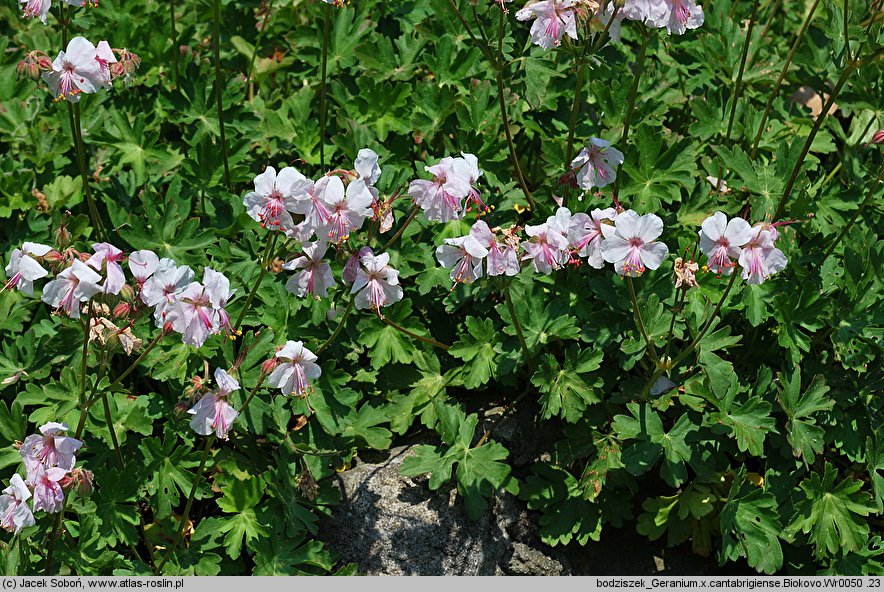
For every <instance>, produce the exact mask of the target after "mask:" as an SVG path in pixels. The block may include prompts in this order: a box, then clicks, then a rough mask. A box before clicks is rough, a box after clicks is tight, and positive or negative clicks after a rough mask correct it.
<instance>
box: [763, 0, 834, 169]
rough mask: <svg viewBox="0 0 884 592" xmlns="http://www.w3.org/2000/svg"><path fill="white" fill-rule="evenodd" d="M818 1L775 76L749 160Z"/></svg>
mask: <svg viewBox="0 0 884 592" xmlns="http://www.w3.org/2000/svg"><path fill="white" fill-rule="evenodd" d="M819 3H820V0H814V3H813V6H811V7H810V10H809V11H808V12H807V16H806V17H805V18H804V23H803V24H802V25H801V29H800V30H799V31H798V34H797V35H795V41H794V42H792V47H791V48H790V49H789V53H788V54H786V61H785V62H784V63H783V68H782V70H780V75H779V76H777V80H776V82H775V83H774V86H773V89H772V90H771V91H770V95H768V97H767V103H766V104H765V106H764V112H763V113H762V115H761V122H760V123H759V124H758V131H757V132H756V133H755V141H754V142H753V143H752V151H751V153H750V158H752V159H754V158H755V156H756V155H757V154H758V143H759V142H761V134H762V133H763V132H764V125H765V123H767V118H768V116H769V115H770V110H771V108H772V107H773V102H774V101H775V100H776V98H777V95H779V93H780V87H781V86H782V85H783V80H785V79H786V73H787V72H788V71H789V66H790V65H791V64H792V59H793V58H794V57H795V53H796V52H797V51H798V47H799V46H800V45H801V40H802V39H804V34H805V33H806V32H807V28H808V27H809V26H810V22H811V21H812V20H813V15H814V13H815V12H816V7H817V6H819Z"/></svg>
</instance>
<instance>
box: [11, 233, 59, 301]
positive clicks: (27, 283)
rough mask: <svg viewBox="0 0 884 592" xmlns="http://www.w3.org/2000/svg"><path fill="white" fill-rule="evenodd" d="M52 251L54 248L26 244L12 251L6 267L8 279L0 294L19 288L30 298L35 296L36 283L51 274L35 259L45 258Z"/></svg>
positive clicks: (37, 244)
mask: <svg viewBox="0 0 884 592" xmlns="http://www.w3.org/2000/svg"><path fill="white" fill-rule="evenodd" d="M51 250H52V247H48V246H46V245H41V244H40V243H25V244H23V245H22V246H21V249H15V250H14V251H12V256H11V257H10V258H9V264H8V265H7V266H6V277H7V278H8V279H7V281H6V283H5V284H3V288H2V289H0V292H2V291H3V290H12V289H13V288H18V289H19V290H21V291H22V292H24V293H25V294H27V295H28V296H33V295H34V282H35V281H36V280H39V279H41V278H44V277H46V276H47V275H48V274H49V272H48V271H46V270H45V269H43V266H42V265H40V264H39V263H38V262H37V260H36V259H34V257H43V256H44V255H46V254H47V253H49V251H51Z"/></svg>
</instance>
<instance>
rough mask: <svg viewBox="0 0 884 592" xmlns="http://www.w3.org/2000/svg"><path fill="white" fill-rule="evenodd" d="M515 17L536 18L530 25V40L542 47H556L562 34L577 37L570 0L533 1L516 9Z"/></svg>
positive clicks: (520, 18)
mask: <svg viewBox="0 0 884 592" xmlns="http://www.w3.org/2000/svg"><path fill="white" fill-rule="evenodd" d="M516 19H518V20H520V21H528V20H531V19H536V20H535V21H534V24H533V25H531V41H533V42H534V43H535V44H536V45H539V46H540V47H542V48H543V49H552V48H553V47H557V46H558V45H559V44H561V43H562V37H563V36H564V35H568V37H570V38H571V39H574V40H576V39H577V17H576V14H575V13H574V2H573V1H572V0H541V1H540V2H534V3H533V4H529V5H528V6H526V7H525V8H523V9H521V10H520V11H518V12H517V13H516Z"/></svg>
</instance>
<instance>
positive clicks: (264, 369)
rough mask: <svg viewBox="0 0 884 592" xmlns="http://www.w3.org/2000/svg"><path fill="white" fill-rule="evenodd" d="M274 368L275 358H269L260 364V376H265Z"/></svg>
mask: <svg viewBox="0 0 884 592" xmlns="http://www.w3.org/2000/svg"><path fill="white" fill-rule="evenodd" d="M274 368H276V358H270V359H269V360H266V361H265V362H264V363H263V364H261V374H262V375H263V376H267V375H268V374H270V373H271V372H273V370H274Z"/></svg>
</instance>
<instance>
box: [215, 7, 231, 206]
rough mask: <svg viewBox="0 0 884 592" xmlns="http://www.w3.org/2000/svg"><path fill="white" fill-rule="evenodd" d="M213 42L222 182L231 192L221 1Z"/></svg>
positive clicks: (217, 12)
mask: <svg viewBox="0 0 884 592" xmlns="http://www.w3.org/2000/svg"><path fill="white" fill-rule="evenodd" d="M213 17H214V18H213V21H214V27H213V35H212V37H213V41H214V44H213V45H214V60H215V99H216V101H217V103H218V125H219V129H220V131H221V155H222V156H223V157H224V182H225V184H226V185H227V191H230V192H233V184H232V183H231V182H230V163H229V162H228V158H227V136H226V135H225V132H224V99H223V95H224V89H223V87H222V86H221V0H215V1H214V12H213Z"/></svg>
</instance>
